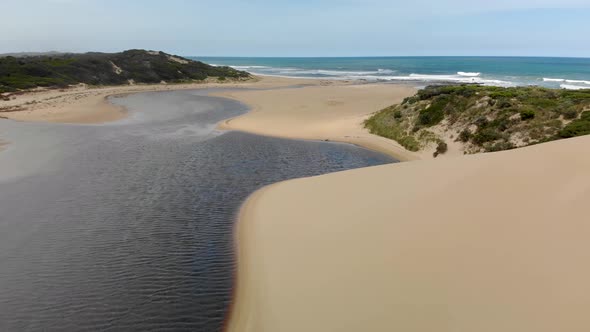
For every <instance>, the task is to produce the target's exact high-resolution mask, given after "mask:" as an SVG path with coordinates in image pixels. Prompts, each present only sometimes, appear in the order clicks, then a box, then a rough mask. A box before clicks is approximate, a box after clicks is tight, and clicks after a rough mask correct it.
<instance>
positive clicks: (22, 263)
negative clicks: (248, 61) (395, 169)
mask: <svg viewBox="0 0 590 332" xmlns="http://www.w3.org/2000/svg"><path fill="white" fill-rule="evenodd" d="M207 93H208V92H207V91H206V90H198V91H167V92H149V93H139V94H133V95H128V96H124V97H114V98H111V101H112V102H113V103H115V104H118V105H122V106H125V107H126V108H127V109H128V110H129V112H130V116H129V117H128V118H126V119H124V120H121V121H118V122H115V123H110V124H103V125H64V124H43V123H16V122H12V121H1V122H0V133H2V136H3V138H5V139H7V140H9V141H11V142H12V144H11V145H10V146H9V147H8V148H7V149H6V151H3V152H1V153H0V330H3V331H13V330H44V331H52V330H60V331H61V330H123V331H146V330H175V331H181V330H187V331H219V330H220V329H221V327H222V326H223V321H224V318H225V316H226V312H227V310H228V308H229V305H230V302H231V295H232V288H233V274H234V268H235V257H234V252H233V250H234V242H233V234H232V231H233V226H234V222H235V217H236V215H237V212H238V209H239V207H240V205H241V204H242V203H243V202H244V200H245V199H246V198H247V197H248V196H249V195H250V194H251V193H253V192H254V191H256V190H257V189H259V188H261V187H263V186H265V185H269V184H272V183H276V182H279V181H283V180H288V179H293V178H300V177H307V176H313V175H320V174H326V173H330V172H336V171H342V170H348V169H354V168H360V167H367V166H375V165H381V164H386V163H392V162H395V161H394V160H392V159H391V158H390V157H388V156H385V155H382V154H379V153H376V152H373V151H369V150H366V149H362V148H360V147H357V146H353V145H349V144H338V143H327V142H312V141H297V140H287V139H279V138H269V137H262V136H257V135H252V134H246V133H241V132H221V131H218V130H216V129H215V127H216V124H217V123H218V122H219V121H221V120H224V119H228V118H231V117H235V116H237V115H240V114H243V113H245V112H247V107H245V105H243V104H240V103H238V102H236V101H232V100H228V99H223V98H217V97H211V96H208V95H207ZM294 204H296V203H295V202H294Z"/></svg>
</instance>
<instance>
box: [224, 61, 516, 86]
mask: <svg viewBox="0 0 590 332" xmlns="http://www.w3.org/2000/svg"><path fill="white" fill-rule="evenodd" d="M232 67H233V68H236V69H240V70H246V71H250V72H252V73H254V74H257V75H266V76H280V77H296V78H316V79H333V80H367V81H401V82H404V81H409V82H424V83H463V84H468V83H474V84H483V85H495V86H514V85H515V84H514V83H512V82H508V81H502V80H496V79H484V78H482V77H481V73H471V72H458V73H457V74H455V75H426V74H410V75H409V76H396V75H394V74H395V73H396V71H395V70H391V69H383V68H380V69H377V70H373V71H349V70H329V69H302V68H288V67H266V66H232Z"/></svg>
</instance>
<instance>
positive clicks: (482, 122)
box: [473, 116, 489, 128]
mask: <svg viewBox="0 0 590 332" xmlns="http://www.w3.org/2000/svg"><path fill="white" fill-rule="evenodd" d="M488 123H489V121H488V119H487V118H486V117H485V116H482V117H479V118H477V120H475V122H474V123H473V124H474V125H476V126H477V127H478V128H483V127H485V126H487V125H488Z"/></svg>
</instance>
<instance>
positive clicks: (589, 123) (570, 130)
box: [558, 112, 590, 138]
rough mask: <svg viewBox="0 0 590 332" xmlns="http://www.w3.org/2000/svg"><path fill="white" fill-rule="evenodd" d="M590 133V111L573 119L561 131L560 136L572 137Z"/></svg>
mask: <svg viewBox="0 0 590 332" xmlns="http://www.w3.org/2000/svg"><path fill="white" fill-rule="evenodd" d="M583 135H590V112H584V113H582V116H581V117H580V118H579V119H577V120H574V121H572V122H571V123H570V124H568V125H567V126H566V127H565V128H563V129H562V130H561V131H560V132H559V135H558V136H559V137H561V138H570V137H576V136H583Z"/></svg>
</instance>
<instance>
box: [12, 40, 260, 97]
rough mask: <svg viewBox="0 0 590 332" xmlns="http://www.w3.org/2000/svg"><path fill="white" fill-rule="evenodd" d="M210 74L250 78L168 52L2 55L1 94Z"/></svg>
mask: <svg viewBox="0 0 590 332" xmlns="http://www.w3.org/2000/svg"><path fill="white" fill-rule="evenodd" d="M208 77H219V78H220V79H221V80H224V79H225V78H248V77H250V74H248V73H246V72H243V71H239V70H235V69H233V68H229V67H214V66H210V65H207V64H204V63H202V62H199V61H193V60H189V59H185V58H181V57H179V56H173V55H170V54H166V53H164V52H155V51H144V50H129V51H125V52H122V53H113V54H109V53H86V54H59V55H42V56H28V57H18V58H16V57H12V56H6V57H0V93H1V92H11V91H18V90H22V89H31V88H36V87H66V86H68V85H72V84H78V83H86V84H90V85H120V84H130V83H160V82H162V81H165V82H169V83H178V82H190V81H194V80H204V79H206V78H208Z"/></svg>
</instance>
